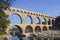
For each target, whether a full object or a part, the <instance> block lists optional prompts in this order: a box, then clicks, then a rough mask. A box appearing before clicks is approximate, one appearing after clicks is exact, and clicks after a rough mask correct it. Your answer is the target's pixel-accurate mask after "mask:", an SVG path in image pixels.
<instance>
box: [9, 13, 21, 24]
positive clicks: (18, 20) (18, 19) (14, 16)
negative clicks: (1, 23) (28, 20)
mask: <svg viewBox="0 0 60 40" xmlns="http://www.w3.org/2000/svg"><path fill="white" fill-rule="evenodd" d="M9 21H10V23H22V17H21V16H20V15H19V14H17V13H13V14H11V15H9Z"/></svg>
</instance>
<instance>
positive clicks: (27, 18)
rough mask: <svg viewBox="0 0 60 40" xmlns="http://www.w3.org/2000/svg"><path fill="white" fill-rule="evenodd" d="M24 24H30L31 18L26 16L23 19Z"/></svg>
mask: <svg viewBox="0 0 60 40" xmlns="http://www.w3.org/2000/svg"><path fill="white" fill-rule="evenodd" d="M24 22H25V23H26V24H32V23H33V21H32V17H31V16H30V15H27V16H26V17H25V18H24Z"/></svg>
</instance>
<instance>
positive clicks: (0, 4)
mask: <svg viewBox="0 0 60 40" xmlns="http://www.w3.org/2000/svg"><path fill="white" fill-rule="evenodd" d="M14 1H15V0H0V8H8V7H10V6H11V5H12V3H13V2H14Z"/></svg>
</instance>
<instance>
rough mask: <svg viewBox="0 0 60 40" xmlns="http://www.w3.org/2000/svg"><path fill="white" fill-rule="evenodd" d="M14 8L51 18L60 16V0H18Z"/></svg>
mask: <svg viewBox="0 0 60 40" xmlns="http://www.w3.org/2000/svg"><path fill="white" fill-rule="evenodd" d="M12 6H13V7H17V8H22V9H25V10H30V11H35V12H40V13H42V14H48V15H50V16H59V15H60V0H16V1H15V2H14V3H13V5H12Z"/></svg>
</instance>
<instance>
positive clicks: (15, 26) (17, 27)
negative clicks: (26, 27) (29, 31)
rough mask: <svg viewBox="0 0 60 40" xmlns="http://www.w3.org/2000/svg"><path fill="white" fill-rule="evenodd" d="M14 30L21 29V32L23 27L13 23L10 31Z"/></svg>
mask: <svg viewBox="0 0 60 40" xmlns="http://www.w3.org/2000/svg"><path fill="white" fill-rule="evenodd" d="M12 30H13V31H19V33H23V31H22V28H21V27H20V26H18V25H12V26H10V27H9V31H10V32H11V31H12Z"/></svg>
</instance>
